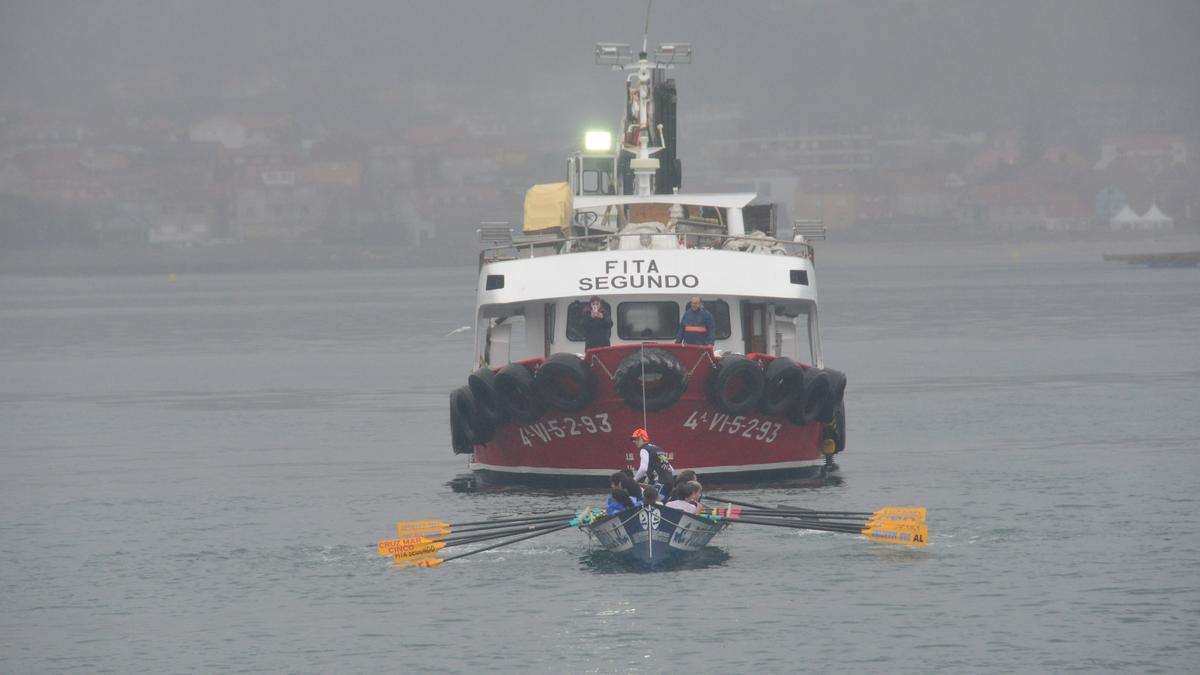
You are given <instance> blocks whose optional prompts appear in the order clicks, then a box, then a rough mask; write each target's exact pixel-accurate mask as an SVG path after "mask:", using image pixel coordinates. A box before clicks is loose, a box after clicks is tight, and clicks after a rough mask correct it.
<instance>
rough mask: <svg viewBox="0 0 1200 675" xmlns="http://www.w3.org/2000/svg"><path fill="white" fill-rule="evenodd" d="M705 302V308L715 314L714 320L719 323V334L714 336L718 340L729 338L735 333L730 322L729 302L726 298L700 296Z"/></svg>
mask: <svg viewBox="0 0 1200 675" xmlns="http://www.w3.org/2000/svg"><path fill="white" fill-rule="evenodd" d="M700 301H701V302H703V303H704V308H705V309H707V310H708V311H709V313H710V314H712V315H713V322H714V323H716V324H717V334H716V335H715V336H714V337H715V338H716V339H718V340H728V339H729V336H730V335H733V332H732V329H731V328H730V323H729V303H728V302H725V301H724V300H705V299H704V298H700Z"/></svg>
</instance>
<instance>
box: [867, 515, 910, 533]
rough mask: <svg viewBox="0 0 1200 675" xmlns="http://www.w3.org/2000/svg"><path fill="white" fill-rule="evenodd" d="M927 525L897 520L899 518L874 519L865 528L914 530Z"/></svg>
mask: <svg viewBox="0 0 1200 675" xmlns="http://www.w3.org/2000/svg"><path fill="white" fill-rule="evenodd" d="M924 525H925V523H919V522H917V521H915V520H907V519H897V518H872V519H870V520H868V521H867V522H866V524H865V525H864V526H863V527H864V528H865V529H869V530H876V529H884V530H891V529H914V528H918V527H922V526H924Z"/></svg>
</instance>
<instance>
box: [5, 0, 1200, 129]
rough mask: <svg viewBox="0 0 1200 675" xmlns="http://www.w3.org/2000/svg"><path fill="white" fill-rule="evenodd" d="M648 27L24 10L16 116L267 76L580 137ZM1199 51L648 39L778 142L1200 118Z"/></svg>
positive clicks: (672, 20) (1170, 40) (1032, 35)
mask: <svg viewBox="0 0 1200 675" xmlns="http://www.w3.org/2000/svg"><path fill="white" fill-rule="evenodd" d="M644 12H645V4H644V2H641V1H633V0H620V1H619V2H612V1H608V0H605V1H603V2H568V1H561V0H560V1H552V0H543V1H522V2H484V1H481V0H477V1H475V2H462V1H437V2H392V1H372V2H363V1H359V2H315V1H313V0H299V1H297V0H264V1H259V2H240V1H237V2H234V1H227V0H217V1H213V0H204V1H200V0H196V1H193V0H166V1H164V0H84V1H76V0H72V1H62V2H40V1H36V0H22V1H19V2H14V1H12V0H7V1H6V2H4V3H3V4H2V5H0V105H5V104H7V105H12V104H16V103H25V102H30V101H32V102H37V103H45V102H51V103H54V104H56V105H70V106H73V107H78V108H82V109H87V108H88V107H96V108H100V107H103V106H104V105H105V96H104V94H103V91H104V86H105V84H106V83H107V82H109V81H111V80H112V79H113V78H114V77H117V76H118V74H119V73H122V72H124V71H127V70H129V69H137V68H142V67H153V68H159V69H162V70H165V71H167V72H169V73H171V74H172V75H173V76H174V77H176V78H178V80H179V83H180V85H181V88H182V90H183V92H184V95H183V96H182V97H181V104H186V105H189V106H194V107H197V108H199V109H200V110H198V111H197V112H201V111H207V110H205V108H208V109H214V108H215V107H216V106H215V104H214V103H213V101H214V100H215V99H216V96H215V92H216V90H217V87H218V86H219V84H220V83H221V82H222V81H223V80H225V79H227V78H229V77H230V76H233V75H236V74H237V73H242V72H247V71H258V70H266V71H270V72H276V73H279V74H280V75H281V76H282V77H283V78H284V79H285V80H286V81H287V82H288V85H289V88H290V93H291V95H292V96H293V97H295V98H296V99H297V100H301V101H308V102H311V105H313V106H314V107H318V108H321V109H322V111H323V112H325V113H334V114H335V115H336V114H337V113H339V112H344V113H345V118H346V119H347V120H353V119H354V117H355V116H356V115H361V114H369V112H370V110H369V108H370V106H371V105H372V104H371V102H370V100H369V96H368V94H369V92H371V91H373V90H375V89H377V88H379V87H381V86H402V85H404V84H405V83H409V82H414V81H421V80H444V81H450V82H454V83H458V84H461V85H464V86H466V87H467V88H468V94H467V95H466V98H465V100H464V102H465V104H466V105H471V106H481V107H490V108H492V109H494V110H495V112H496V113H497V114H498V115H500V116H502V117H507V118H513V119H520V118H522V117H525V118H528V119H530V121H531V124H530V127H531V128H533V127H536V125H537V124H542V123H545V122H544V119H543V120H541V121H537V122H535V121H534V120H535V118H538V116H539V115H541V116H543V117H551V118H552V117H563V118H566V119H570V120H571V122H570V124H569V126H570V127H571V128H577V127H578V126H580V125H581V124H582V122H580V120H583V119H586V118H589V117H591V118H594V119H603V120H607V121H610V122H611V121H612V118H615V117H616V116H617V114H618V111H617V107H618V106H619V104H618V103H615V102H614V94H613V87H614V77H613V75H612V74H611V73H608V72H606V71H605V69H603V68H600V67H597V66H594V65H592V54H591V48H592V45H593V43H595V42H597V41H618V42H629V43H635V42H637V41H639V40H640V38H641V32H642V23H643V19H644ZM1197 36H1200V2H1196V1H1195V0H1155V1H1151V2H1125V1H1122V0H1056V1H1053V2H1047V1H1045V0H1004V1H1003V2H996V1H983V0H980V1H975V2H949V1H937V0H894V1H893V0H863V1H856V2H851V1H849V0H829V1H821V0H790V1H789V0H772V1H770V2H745V3H742V2H718V1H714V0H702V1H697V2H690V1H683V0H657V1H656V2H654V4H653V11H652V17H651V27H650V41H651V44H652V45H653V44H656V43H657V42H659V41H690V42H692V43H693V45H694V46H695V54H696V56H695V62H694V64H693V65H690V66H684V67H683V68H682V69H681V72H680V73H679V74H678V77H679V78H680V82H681V86H680V89H681V96H683V97H684V98H685V99H686V101H687V103H688V105H693V106H694V105H700V104H704V103H718V102H722V101H739V100H742V101H747V102H748V105H747V108H748V109H749V110H751V111H753V114H754V115H755V116H756V117H755V119H754V122H753V123H754V124H758V125H761V126H762V127H763V128H764V129H768V130H769V129H772V128H789V129H790V128H796V127H803V128H820V127H822V126H830V125H837V126H839V127H841V128H847V127H853V126H854V125H856V124H868V123H871V122H874V121H877V120H878V118H879V116H880V114H881V113H882V112H886V113H896V114H908V113H911V114H914V115H918V116H921V117H923V118H927V119H929V121H930V122H932V123H934V124H938V125H943V126H945V127H948V128H956V129H964V130H966V129H980V128H983V129H986V128H989V127H992V128H994V127H996V126H998V125H1004V124H1013V123H1015V122H1017V121H1018V120H1019V118H1020V116H1021V115H1022V114H1023V112H1024V111H1025V110H1026V109H1027V108H1028V101H1029V100H1030V99H1031V98H1037V99H1039V100H1042V101H1045V102H1047V104H1048V105H1053V104H1054V102H1055V101H1056V100H1057V99H1058V98H1059V97H1061V96H1063V92H1065V91H1068V90H1070V89H1071V88H1073V87H1078V86H1081V85H1096V86H1104V85H1121V86H1127V87H1138V88H1139V89H1140V90H1142V91H1147V92H1151V91H1156V90H1162V89H1167V90H1171V91H1175V92H1177V94H1178V95H1180V96H1181V97H1182V98H1183V99H1184V100H1185V101H1187V102H1188V105H1190V106H1192V107H1193V108H1195V109H1198V110H1200V77H1198V76H1197V73H1200V39H1197ZM474 89H477V90H478V93H477V94H471V93H470V91H472V90H474ZM497 90H499V91H502V92H504V93H503V94H502V95H500V96H497V95H496V94H495V92H496V91H497ZM535 100H536V101H542V107H543V109H542V110H541V111H540V112H538V111H536V110H533V108H534V105H533V103H532V102H533V101H535ZM518 126H520V125H518ZM1178 131H1190V130H1178Z"/></svg>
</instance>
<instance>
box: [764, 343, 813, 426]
mask: <svg viewBox="0 0 1200 675" xmlns="http://www.w3.org/2000/svg"><path fill="white" fill-rule="evenodd" d="M764 379H765V380H766V385H765V388H764V390H763V396H762V401H761V402H760V404H759V405H760V408H761V410H762V411H763V412H764V413H766V414H768V415H783V414H785V413H787V411H788V410H790V409H791V408H792V407H794V406H795V405H796V402H797V401H799V400H800V398H801V397H803V396H804V369H803V368H801V367H800V366H799V365H798V364H797V363H796V362H795V361H793V360H791V359H789V358H787V357H786V356H781V357H779V358H777V359H775V360H774V361H772V362H771V363H769V364H767V368H766V372H765V373H764Z"/></svg>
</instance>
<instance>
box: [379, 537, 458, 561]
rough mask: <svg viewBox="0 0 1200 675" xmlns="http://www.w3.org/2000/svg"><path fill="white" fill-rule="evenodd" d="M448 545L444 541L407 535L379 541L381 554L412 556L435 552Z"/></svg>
mask: <svg viewBox="0 0 1200 675" xmlns="http://www.w3.org/2000/svg"><path fill="white" fill-rule="evenodd" d="M445 545H446V542H444V541H434V540H433V539H425V538H423V537H407V538H404V539H385V540H383V541H381V542H379V544H378V547H379V555H390V556H393V557H401V558H412V557H416V556H418V555H425V554H427V553H435V552H437V551H439V550H441V549H442V547H444V546H445Z"/></svg>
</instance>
